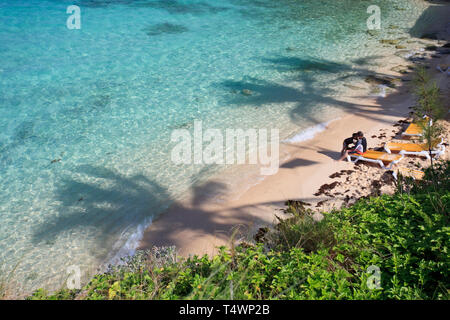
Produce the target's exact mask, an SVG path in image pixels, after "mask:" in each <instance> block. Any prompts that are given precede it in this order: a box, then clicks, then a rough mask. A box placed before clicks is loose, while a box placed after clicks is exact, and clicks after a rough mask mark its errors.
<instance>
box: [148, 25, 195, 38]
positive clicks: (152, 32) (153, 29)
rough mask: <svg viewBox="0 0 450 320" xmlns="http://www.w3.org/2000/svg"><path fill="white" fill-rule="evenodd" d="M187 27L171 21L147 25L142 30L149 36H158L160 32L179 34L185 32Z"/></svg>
mask: <svg viewBox="0 0 450 320" xmlns="http://www.w3.org/2000/svg"><path fill="white" fill-rule="evenodd" d="M188 30H189V29H188V28H186V27H185V26H183V25H181V24H172V23H167V22H166V23H159V24H155V25H153V26H148V27H146V28H144V29H142V31H144V32H145V33H146V34H147V35H149V36H159V35H162V34H179V33H184V32H187V31H188Z"/></svg>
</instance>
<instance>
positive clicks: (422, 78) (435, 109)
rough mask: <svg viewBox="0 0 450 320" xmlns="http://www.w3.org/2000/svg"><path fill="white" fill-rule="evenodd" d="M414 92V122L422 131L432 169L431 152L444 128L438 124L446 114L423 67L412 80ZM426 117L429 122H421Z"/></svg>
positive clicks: (434, 82)
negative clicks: (415, 100) (415, 102)
mask: <svg viewBox="0 0 450 320" xmlns="http://www.w3.org/2000/svg"><path fill="white" fill-rule="evenodd" d="M414 87H415V89H414V92H415V95H416V97H417V104H416V105H415V106H414V107H413V110H414V115H415V116H416V121H417V123H418V124H419V125H420V127H421V128H422V130H423V135H422V137H421V140H422V141H423V142H425V144H426V146H427V148H428V152H429V154H430V162H431V167H433V157H432V154H431V151H432V150H433V148H434V146H435V144H436V142H438V141H440V138H441V136H442V133H443V132H444V128H443V127H442V125H441V124H440V123H439V122H438V121H439V120H441V119H442V118H443V117H444V116H445V115H446V114H447V112H448V110H446V108H445V107H444V104H443V99H442V92H441V90H440V88H439V86H438V84H437V83H436V81H434V80H432V76H431V75H430V73H428V72H427V70H426V69H425V68H424V67H420V68H418V70H417V73H416V75H415V78H414ZM424 116H427V117H430V118H431V121H430V120H423V117H424Z"/></svg>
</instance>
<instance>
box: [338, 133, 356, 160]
mask: <svg viewBox="0 0 450 320" xmlns="http://www.w3.org/2000/svg"><path fill="white" fill-rule="evenodd" d="M357 140H358V133H354V134H352V136H351V137H350V138H347V139H345V140H344V143H343V145H342V151H341V156H342V155H343V154H344V152H345V151H347V150H350V149H353V148H354V147H355V143H356V141H357Z"/></svg>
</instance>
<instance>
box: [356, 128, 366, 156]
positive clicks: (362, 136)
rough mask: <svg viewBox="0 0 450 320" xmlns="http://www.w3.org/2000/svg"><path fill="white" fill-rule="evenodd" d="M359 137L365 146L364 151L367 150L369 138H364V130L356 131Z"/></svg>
mask: <svg viewBox="0 0 450 320" xmlns="http://www.w3.org/2000/svg"><path fill="white" fill-rule="evenodd" d="M356 136H357V139H358V140H360V139H361V144H362V146H363V152H366V151H367V140H366V138H364V134H363V133H362V131H358V132H357V133H356Z"/></svg>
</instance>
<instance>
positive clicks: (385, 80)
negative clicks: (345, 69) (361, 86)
mask: <svg viewBox="0 0 450 320" xmlns="http://www.w3.org/2000/svg"><path fill="white" fill-rule="evenodd" d="M364 81H366V82H367V83H370V84H374V85H380V84H382V85H385V86H388V87H391V88H393V87H395V83H396V82H399V81H400V80H399V79H397V78H390V77H378V76H373V75H370V76H367V77H366V79H365V80H364Z"/></svg>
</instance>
